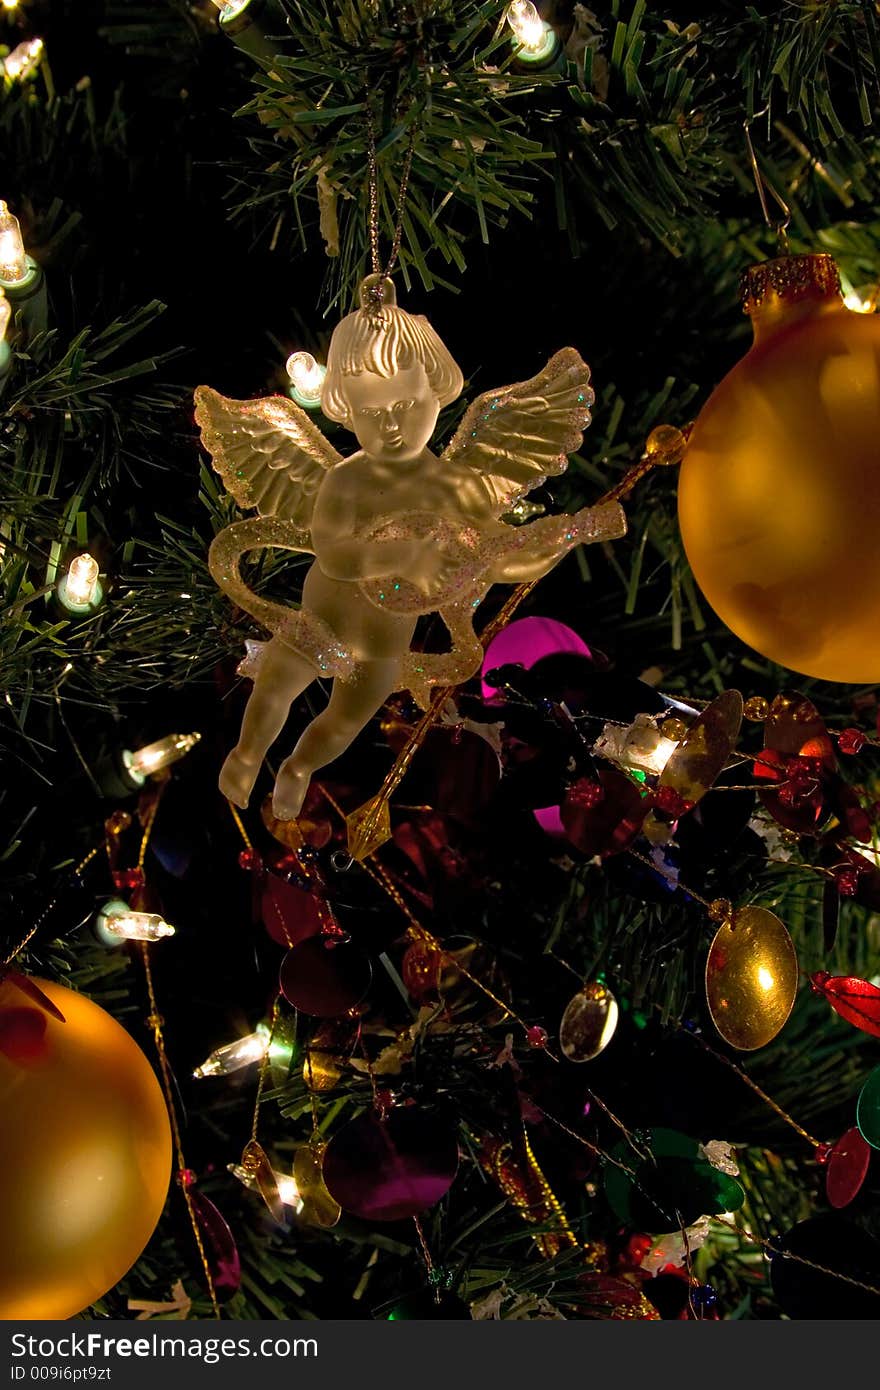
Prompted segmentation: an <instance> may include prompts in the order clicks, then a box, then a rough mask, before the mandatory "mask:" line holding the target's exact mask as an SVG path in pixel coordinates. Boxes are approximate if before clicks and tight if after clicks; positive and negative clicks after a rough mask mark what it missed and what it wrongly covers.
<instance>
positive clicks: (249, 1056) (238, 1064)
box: [193, 1023, 269, 1080]
mask: <svg viewBox="0 0 880 1390" xmlns="http://www.w3.org/2000/svg"><path fill="white" fill-rule="evenodd" d="M268 1051H269V1029H268V1028H267V1027H266V1025H265V1024H264V1023H261V1024H258V1025H257V1029H256V1031H255V1032H253V1033H248V1034H247V1036H246V1037H244V1038H238V1039H236V1041H235V1042H231V1043H226V1044H225V1045H224V1046H223V1047H215V1049H214V1051H213V1052H212V1053H211V1055H210V1057H207V1058H206V1059H205V1061H204V1062H203V1063H202V1065H201V1066H200V1067H196V1069H195V1071H194V1072H193V1076H195V1077H197V1078H198V1079H199V1080H201V1079H202V1078H203V1077H206V1076H229V1075H230V1073H231V1072H234V1071H241V1070H242V1069H243V1068H244V1067H249V1066H251V1065H252V1064H253V1063H254V1062H260V1061H262V1059H263V1058H264V1057H265V1056H266V1055H267V1054H268Z"/></svg>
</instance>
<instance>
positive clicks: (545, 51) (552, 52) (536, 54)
mask: <svg viewBox="0 0 880 1390" xmlns="http://www.w3.org/2000/svg"><path fill="white" fill-rule="evenodd" d="M512 43H513V65H514V67H516V68H527V69H528V71H529V72H562V71H563V69H564V67H565V49H564V48H563V46H562V43H561V41H560V38H559V35H558V34H557V33H556V31H555V29H552V28H551V26H550V25H549V24H548V23H547V22H546V20H545V21H544V34H543V39H542V41H541V43H540V44H539V45H538V46H537V48H526V46H525V44H524V43H522V42H521V41H520V40H519V39H518V38H517V37H516V35H514V36H513V38H512Z"/></svg>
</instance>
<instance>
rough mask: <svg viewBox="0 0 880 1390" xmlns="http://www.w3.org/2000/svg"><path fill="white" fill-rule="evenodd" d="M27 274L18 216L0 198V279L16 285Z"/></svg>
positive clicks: (25, 256) (24, 278)
mask: <svg viewBox="0 0 880 1390" xmlns="http://www.w3.org/2000/svg"><path fill="white" fill-rule="evenodd" d="M27 275H28V263H27V254H26V252H25V249H24V241H23V240H22V235H21V227H20V226H19V222H18V218H17V217H14V216H13V214H12V213H11V212H10V211H9V207H8V205H7V204H6V203H4V202H3V200H2V198H0V280H5V281H6V283H7V284H8V285H17V284H19V283H20V281H22V280H26V279H27Z"/></svg>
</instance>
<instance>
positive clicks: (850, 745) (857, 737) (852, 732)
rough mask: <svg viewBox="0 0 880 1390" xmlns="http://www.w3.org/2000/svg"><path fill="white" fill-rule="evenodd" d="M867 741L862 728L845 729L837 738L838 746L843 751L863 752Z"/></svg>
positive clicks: (850, 752) (851, 752)
mask: <svg viewBox="0 0 880 1390" xmlns="http://www.w3.org/2000/svg"><path fill="white" fill-rule="evenodd" d="M867 742H868V740H867V739H866V737H865V735H864V734H863V733H862V731H861V729H844V730H843V733H842V734H840V735H839V737H838V739H837V746H838V748H839V749H840V751H841V753H849V754H856V753H861V751H862V749H863V748H864V746H865V744H866V743H867Z"/></svg>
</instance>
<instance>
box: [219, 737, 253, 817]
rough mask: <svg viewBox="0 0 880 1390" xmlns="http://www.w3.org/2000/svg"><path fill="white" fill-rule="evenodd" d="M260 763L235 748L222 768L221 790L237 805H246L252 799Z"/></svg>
mask: <svg viewBox="0 0 880 1390" xmlns="http://www.w3.org/2000/svg"><path fill="white" fill-rule="evenodd" d="M259 770H260V763H259V761H257V762H252V761H251V760H250V759H248V758H245V756H244V755H243V754H242V753H241V752H240V751H239V750H238V749H237V748H233V750H232V752H231V753H230V754H229V757H228V758H227V759H226V762H225V763H224V764H223V767H222V768H221V770H220V790H221V792H222V793H223V795H224V796H225V797H227V798H228V800H229V801H231V802H232V803H233V805H235V806H241V807H245V806H247V804H248V801H249V800H250V796H251V792H252V791H253V789H254V783H255V782H256V780H257V773H258V772H259Z"/></svg>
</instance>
